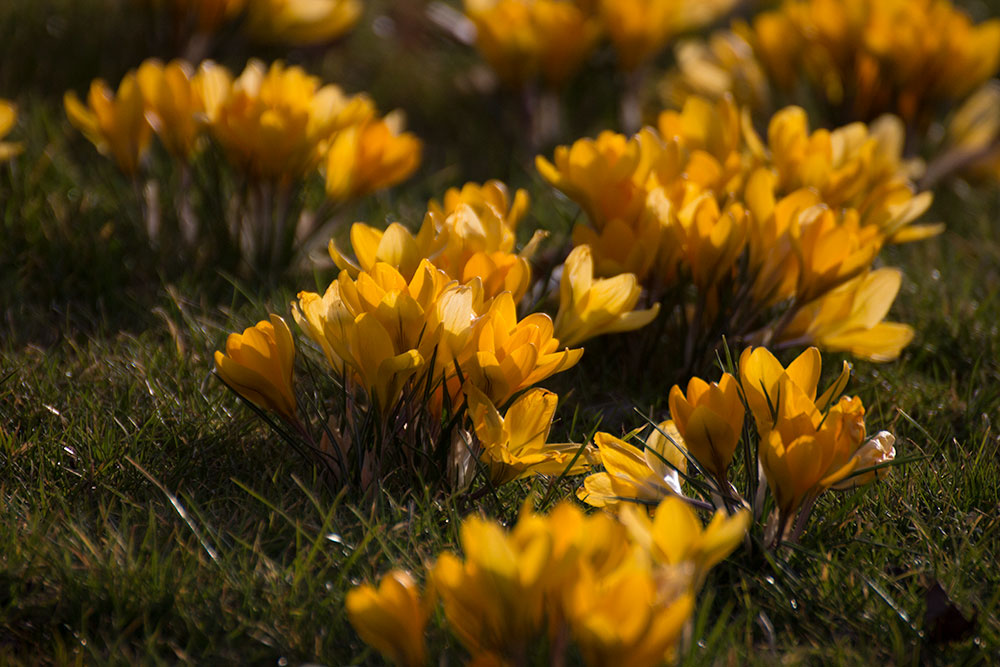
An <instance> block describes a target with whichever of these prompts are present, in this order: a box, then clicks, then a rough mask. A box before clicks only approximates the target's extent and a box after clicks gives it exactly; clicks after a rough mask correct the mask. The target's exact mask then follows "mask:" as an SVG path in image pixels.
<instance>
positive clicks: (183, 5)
mask: <svg viewBox="0 0 1000 667" xmlns="http://www.w3.org/2000/svg"><path fill="white" fill-rule="evenodd" d="M246 3H247V0H172V1H171V4H172V9H173V11H174V14H175V16H176V17H177V18H178V20H179V21H181V22H186V21H187V20H193V22H194V27H195V29H196V30H197V31H198V32H202V33H213V32H215V31H216V30H218V29H219V28H220V27H222V25H223V24H224V23H226V22H227V21H229V20H231V19H233V18H236V16H238V15H239V14H240V12H242V11H243V8H244V7H245V6H246ZM188 17H190V19H189V18H188Z"/></svg>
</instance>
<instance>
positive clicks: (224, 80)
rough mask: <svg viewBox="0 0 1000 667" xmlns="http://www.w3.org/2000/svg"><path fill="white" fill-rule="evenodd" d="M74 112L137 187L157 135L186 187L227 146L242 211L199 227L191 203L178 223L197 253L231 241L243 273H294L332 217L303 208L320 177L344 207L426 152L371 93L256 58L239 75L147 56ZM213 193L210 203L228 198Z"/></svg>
mask: <svg viewBox="0 0 1000 667" xmlns="http://www.w3.org/2000/svg"><path fill="white" fill-rule="evenodd" d="M65 105H66V113H67V115H68V116H69V119H70V122H71V123H72V124H73V125H74V126H76V127H77V128H79V129H80V130H81V131H82V132H83V134H84V135H85V136H86V137H87V138H88V139H89V140H90V141H91V142H92V143H93V144H94V145H95V146H96V147H97V148H98V150H99V151H100V152H102V153H105V154H109V155H111V156H112V157H113V158H114V159H115V161H116V163H117V164H118V166H119V168H120V169H121V170H122V171H123V172H124V173H125V174H126V175H128V176H130V177H131V178H132V179H133V180H134V181H135V182H136V183H138V182H139V179H141V178H142V177H143V162H144V160H146V156H147V153H148V152H149V149H150V146H151V143H152V138H153V136H154V134H155V136H157V137H158V138H159V139H160V143H161V144H162V145H163V147H164V148H165V149H166V151H167V153H168V154H169V155H170V156H171V157H172V158H173V159H174V162H175V164H176V167H177V171H178V172H179V174H180V181H181V186H182V188H181V189H182V190H186V189H187V188H188V187H191V186H200V185H203V183H202V181H203V180H204V179H198V180H192V178H191V172H192V170H193V169H194V166H193V164H194V163H195V162H196V161H197V160H199V159H204V160H208V161H211V160H214V153H213V151H211V150H206V149H207V148H208V146H209V144H214V145H216V146H218V148H219V149H220V150H221V152H222V154H223V155H224V156H225V158H226V161H227V162H228V164H229V165H230V166H231V167H232V168H233V169H234V170H235V171H236V175H237V177H238V181H237V183H238V184H242V186H243V187H242V188H239V189H238V190H237V192H235V193H234V195H235V198H236V201H237V203H238V204H239V205H238V206H236V207H233V206H232V205H231V203H230V202H228V201H227V202H218V204H219V208H220V209H221V210H223V211H227V212H229V213H231V215H230V216H228V219H226V220H197V219H193V218H192V216H193V214H192V208H191V207H190V206H187V205H185V204H184V203H183V202H182V203H181V204H180V205H178V206H177V211H176V215H177V217H178V218H179V221H178V226H181V227H183V228H185V233H184V237H185V238H184V240H185V241H186V242H188V243H189V244H191V245H193V246H195V247H194V248H192V252H196V253H197V252H201V253H204V252H205V251H206V246H208V245H209V243H207V242H208V241H210V240H211V239H214V238H218V237H219V236H221V237H223V238H227V239H228V242H229V244H230V245H231V246H232V248H231V251H233V252H235V253H236V255H237V256H238V257H239V258H240V261H241V262H242V265H241V266H238V267H235V268H237V269H239V270H241V271H244V272H245V271H247V270H248V269H250V268H253V269H257V270H260V269H264V270H267V269H281V268H284V266H286V265H287V264H288V263H290V262H292V261H293V260H294V259H295V257H296V255H297V254H298V248H299V247H301V246H302V245H303V244H304V243H306V242H307V241H308V239H309V238H310V237H311V236H312V235H314V234H315V233H316V232H318V231H319V229H321V228H322V226H323V224H322V223H324V222H325V220H321V221H319V222H317V221H316V220H315V216H312V215H302V214H301V212H299V211H297V210H296V205H295V202H296V201H298V199H299V198H298V197H297V196H296V193H297V189H298V188H299V187H301V184H302V183H303V182H304V181H305V180H307V179H309V178H311V177H313V176H314V175H316V174H321V175H322V176H323V177H324V180H325V185H326V193H327V197H328V200H329V201H330V202H332V203H337V202H344V201H347V200H350V199H355V198H358V197H362V196H365V195H368V194H370V193H372V192H374V191H376V190H380V189H383V188H386V187H389V186H391V185H394V184H396V183H398V182H400V181H402V180H404V179H406V178H408V177H409V176H410V174H412V173H413V171H414V170H415V169H416V168H417V166H418V165H419V163H420V156H421V150H422V145H421V142H420V140H419V139H417V138H416V137H415V136H414V135H412V134H410V133H407V132H404V131H403V129H402V126H403V122H402V115H401V114H400V113H398V112H394V113H391V114H389V115H388V116H385V117H380V116H379V115H378V113H377V111H376V109H375V106H374V104H373V103H372V101H371V100H370V99H369V98H368V97H367V96H366V95H363V94H359V95H348V94H347V93H345V92H344V91H343V90H341V89H340V88H339V87H338V86H335V85H332V84H326V85H323V84H322V83H321V82H320V80H319V79H318V78H316V77H314V76H312V75H310V74H308V73H307V72H306V71H305V70H303V69H302V68H301V67H297V66H285V65H284V64H283V63H281V62H275V63H272V64H271V65H265V64H264V63H263V62H261V61H258V60H251V61H250V62H249V63H248V64H247V66H246V68H245V69H244V70H243V72H242V73H241V74H240V75H239V76H236V77H234V76H233V74H232V73H231V72H230V71H229V70H228V69H226V68H225V67H223V66H221V65H218V64H216V63H214V62H212V61H204V62H202V63H201V64H200V65H199V66H198V67H197V68H195V67H194V66H192V65H191V64H189V63H187V62H185V61H183V60H175V61H172V62H170V63H167V64H164V63H162V62H160V61H157V60H147V61H145V62H144V63H142V65H141V66H140V67H139V68H138V70H137V71H135V72H129V73H128V74H126V75H125V77H123V78H122V81H121V83H120V84H119V86H118V90H117V92H116V91H113V90H112V89H111V88H109V87H108V85H107V84H106V83H105V82H103V81H101V80H96V81H94V82H93V83H92V84H91V87H90V91H89V93H88V96H87V100H86V104H84V103H83V102H81V101H80V100H79V98H78V97H77V96H76V94H75V93H73V92H68V93H67V94H66V96H65ZM204 187H205V189H206V192H205V193H204V194H205V196H212V195H214V196H221V195H219V193H215V192H213V191H211V190H208V184H207V183H206V184H204ZM210 225H214V226H215V227H216V228H215V229H212V228H210ZM220 225H221V226H223V227H224V228H223V229H221V230H220V229H218V226H220ZM153 240H155V239H153ZM217 254H218V253H217ZM215 259H216V260H218V257H215ZM206 261H207V260H206Z"/></svg>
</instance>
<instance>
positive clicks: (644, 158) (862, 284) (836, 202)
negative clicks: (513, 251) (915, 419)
mask: <svg viewBox="0 0 1000 667" xmlns="http://www.w3.org/2000/svg"><path fill="white" fill-rule="evenodd" d="M903 137H904V128H903V125H902V123H901V122H900V121H899V120H898V119H896V118H893V117H888V116H887V117H884V118H882V119H880V120H879V121H877V122H876V123H873V124H871V125H864V124H862V123H854V124H851V125H847V126H845V127H842V128H837V129H835V130H832V131H828V130H814V131H813V130H810V128H809V124H808V121H807V119H806V114H805V112H804V111H803V110H802V109H801V108H798V107H788V108H786V109H783V110H781V111H779V112H778V113H777V114H775V115H774V116H773V117H772V119H771V121H770V123H769V125H768V128H767V134H766V135H765V136H764V137H761V136H759V135H758V134H757V133H756V131H755V130H754V129H753V127H752V124H751V123H750V121H749V117H748V113H747V111H746V110H745V109H740V108H739V107H737V106H736V105H735V103H733V101H732V100H731V98H728V97H724V98H722V99H721V100H719V101H717V102H712V101H710V100H707V99H705V98H701V97H689V98H688V100H687V102H686V103H685V104H684V106H683V108H682V109H681V110H680V111H666V112H663V113H662V114H661V115H660V116H659V118H658V121H657V126H656V127H651V126H647V127H645V128H643V129H642V130H640V131H639V132H638V133H637V134H636V135H634V136H631V137H628V136H625V135H622V134H618V133H614V132H610V131H605V132H603V133H601V134H600V135H598V137H597V138H596V139H580V140H579V141H577V142H575V143H574V144H572V145H571V146H560V147H557V148H556V150H555V155H554V157H553V158H552V159H551V160H550V159H548V158H546V157H543V156H539V157H538V158H537V160H536V165H537V168H538V170H539V172H540V173H541V175H542V177H543V178H544V179H545V180H546V181H548V182H549V183H550V184H552V185H553V186H554V187H556V188H558V189H559V190H561V191H562V192H563V193H565V194H566V195H567V196H569V197H570V198H571V199H573V200H574V201H576V202H577V203H578V204H579V205H580V207H581V208H582V209H583V211H584V212H585V213H586V215H587V219H588V221H587V222H586V223H582V222H581V223H579V224H577V225H576V226H575V227H574V229H573V243H574V245H575V246H576V249H575V250H574V251H573V253H571V255H570V260H567V263H566V267H565V269H564V271H566V272H567V273H568V274H569V275H570V276H571V277H572V281H571V283H570V285H575V286H576V287H575V289H573V290H567V289H564V293H563V298H562V299H561V304H560V317H559V324H562V323H564V322H565V323H566V324H565V326H564V327H563V328H562V329H560V332H561V333H562V334H564V335H565V336H569V337H570V339H572V337H571V336H572V334H571V332H575V331H577V330H580V329H583V330H586V329H585V327H584V326H583V324H582V323H579V322H575V320H576V319H579V316H578V315H572V313H573V311H574V309H578V308H579V307H580V306H579V305H577V304H579V303H580V302H581V300H580V298H579V297H578V296H575V294H576V293H577V292H580V291H581V289H582V286H583V285H584V284H585V283H583V282H581V279H580V278H579V277H578V275H579V273H580V270H581V268H580V267H582V266H583V264H581V262H582V261H583V259H584V258H586V265H587V266H592V267H593V273H594V277H595V278H597V282H596V283H595V285H599V284H601V281H602V280H603V281H608V280H627V282H628V284H629V285H633V286H635V290H636V291H635V292H632V293H631V296H630V297H629V306H630V310H631V309H632V308H635V307H636V306H637V304H639V302H640V299H641V300H642V303H645V304H648V305H650V306H651V309H650V310H647V311H637V312H635V313H633V314H632V315H630V317H631V318H639V319H643V320H645V319H646V318H647V317H650V315H655V309H656V308H657V307H660V312H661V313H665V314H666V315H667V316H668V317H669V318H670V319H669V321H670V322H671V323H674V326H676V323H678V322H679V323H680V326H679V327H677V329H675V330H674V331H673V332H672V333H673V340H682V341H685V345H684V347H683V368H685V369H686V370H687V371H689V372H690V371H695V370H697V369H699V368H702V367H704V364H705V363H706V362H707V361H708V360H710V359H711V358H712V357H713V356H714V349H715V346H716V345H717V342H718V341H719V340H720V339H721V337H722V336H726V337H727V338H728V340H729V341H730V342H732V343H736V344H741V343H743V344H746V343H749V344H769V345H775V346H777V347H778V348H780V347H784V346H791V345H803V344H810V343H811V344H818V345H822V346H823V347H825V348H827V349H832V350H844V351H848V352H851V353H853V354H855V355H858V356H863V357H866V358H869V359H875V360H887V359H893V358H895V357H896V356H898V354H899V352H900V350H901V349H902V348H903V347H904V346H905V345H906V344H907V343H908V342H909V341H910V339H911V338H912V336H913V331H912V329H910V328H909V327H908V326H906V325H902V324H895V323H889V322H883V321H882V320H883V318H884V317H885V316H886V313H887V311H888V309H889V306H890V305H891V303H892V301H893V299H894V298H895V296H896V294H897V292H898V291H899V288H900V273H899V271H897V270H895V269H890V268H881V269H873V268H872V264H873V262H874V261H875V259H876V257H877V256H878V254H879V252H880V250H881V249H882V247H883V246H885V245H886V244H889V243H900V242H904V241H912V240H917V239H921V238H924V237H927V236H930V235H933V234H936V233H938V232H939V231H940V229H941V227H940V225H920V224H914V223H915V220H916V219H917V218H918V217H919V216H920V215H921V214H922V213H923V212H924V211H925V210H926V209H927V207H928V206H929V205H930V202H931V195H930V193H926V192H925V193H918V192H917V191H916V187H915V186H914V184H913V183H912V181H911V180H910V172H909V165H908V164H907V162H906V161H905V160H903V158H902V149H903ZM565 275H566V273H564V278H565ZM625 276H632V277H631V278H627V279H626V278H624V277H625ZM638 285H641V286H642V287H644V288H645V291H644V292H643V293H642V296H641V297H640V296H639V294H638V287H637V286H638ZM687 285H689V286H690V288H685V286H687ZM691 288H693V289H691ZM660 299H667V300H665V301H663V302H662V303H657V301H659V300H660ZM570 322H573V324H569V323H570ZM608 326H609V327H611V328H610V329H609V330H613V327H614V326H615V325H614V324H613V323H610V324H609V325H608Z"/></svg>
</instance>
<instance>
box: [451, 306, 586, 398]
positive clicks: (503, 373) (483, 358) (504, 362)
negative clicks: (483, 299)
mask: <svg viewBox="0 0 1000 667" xmlns="http://www.w3.org/2000/svg"><path fill="white" fill-rule="evenodd" d="M472 346H473V348H472V349H473V354H472V356H471V358H470V359H469V362H468V363H467V364H466V365H464V366H462V371H463V372H464V373H465V374H467V375H468V378H469V381H470V382H471V383H472V384H473V385H475V386H476V387H477V388H479V389H480V390H481V391H482V392H483V393H484V394H486V395H487V396H488V397H489V398H490V400H491V401H492V402H493V404H494V405H503V404H504V403H506V402H507V400H508V399H510V397H511V396H513V395H514V394H515V393H517V392H518V391H520V390H521V389H524V388H525V387H530V386H531V385H533V384H536V383H538V382H541V381H542V380H544V379H545V378H547V377H549V376H550V375H553V374H554V373H559V372H561V371H564V370H567V369H569V368H571V367H573V366H574V365H575V364H576V362H578V361H579V360H580V357H581V356H582V355H583V350H582V349H580V348H577V349H572V350H566V349H560V348H562V344H561V343H560V342H559V339H558V338H555V337H554V336H553V327H552V319H551V318H550V317H549V316H548V315H546V314H545V313H532V314H531V315H528V316H527V317H525V318H524V319H523V320H520V321H519V320H518V319H517V311H516V309H515V306H514V299H513V298H512V297H511V295H510V292H501V293H500V294H499V295H498V296H497V297H495V298H494V299H493V302H492V303H491V304H490V307H489V310H487V312H486V313H485V314H484V315H483V316H482V317H480V318H479V321H478V323H477V325H476V332H475V334H473V342H472Z"/></svg>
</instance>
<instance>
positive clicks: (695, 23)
mask: <svg viewBox="0 0 1000 667" xmlns="http://www.w3.org/2000/svg"><path fill="white" fill-rule="evenodd" d="M735 4H736V0H710V1H706V2H677V0H600V16H601V19H602V21H603V22H604V25H605V27H606V28H607V31H608V36H609V37H610V38H611V43H612V44H614V47H615V50H616V51H617V52H618V61H619V64H620V65H621V67H622V69H625V70H629V71H631V70H634V69H636V68H638V67H639V66H640V65H642V64H643V63H645V62H646V61H647V60H649V59H650V58H652V57H653V56H655V55H656V54H657V53H659V52H660V51H662V50H663V49H664V47H666V45H667V43H668V42H669V40H670V39H671V38H672V37H674V36H675V35H677V34H678V33H680V32H683V31H685V30H690V29H692V28H698V27H701V26H703V25H705V24H707V23H711V22H712V21H714V20H716V19H717V18H718V17H720V16H722V15H723V14H725V13H726V12H728V11H729V10H730V9H731V8H732V7H733V6H734V5H735Z"/></svg>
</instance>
